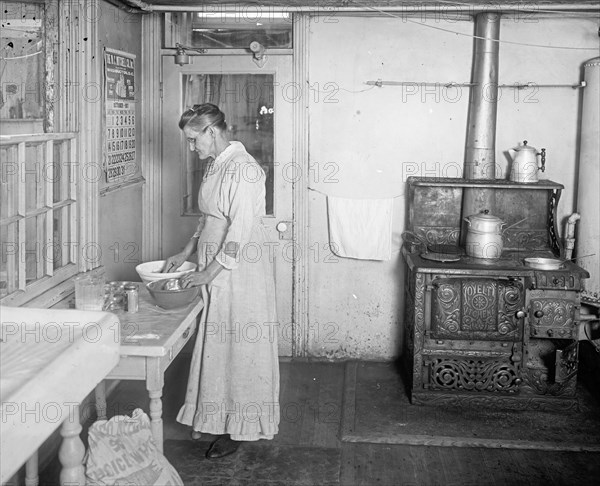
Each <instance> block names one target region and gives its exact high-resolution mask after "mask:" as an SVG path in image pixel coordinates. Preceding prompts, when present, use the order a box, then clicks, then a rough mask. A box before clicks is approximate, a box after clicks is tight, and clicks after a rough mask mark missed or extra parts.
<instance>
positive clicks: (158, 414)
mask: <svg viewBox="0 0 600 486" xmlns="http://www.w3.org/2000/svg"><path fill="white" fill-rule="evenodd" d="M149 395H150V428H151V430H152V436H153V437H154V441H155V442H156V446H157V447H158V450H159V451H160V452H162V451H163V420H162V400H161V397H162V390H150V392H149Z"/></svg>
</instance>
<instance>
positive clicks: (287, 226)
mask: <svg viewBox="0 0 600 486" xmlns="http://www.w3.org/2000/svg"><path fill="white" fill-rule="evenodd" d="M292 227H293V225H292V222H291V221H279V223H277V224H276V225H275V229H276V230H277V232H278V233H279V239H280V240H291V239H292Z"/></svg>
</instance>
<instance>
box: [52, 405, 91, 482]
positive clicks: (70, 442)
mask: <svg viewBox="0 0 600 486" xmlns="http://www.w3.org/2000/svg"><path fill="white" fill-rule="evenodd" d="M80 433H81V424H80V423H79V405H76V406H74V407H72V408H71V409H70V410H69V416H68V417H67V419H66V420H65V421H64V422H63V424H62V426H61V429H60V435H62V437H63V441H62V444H61V445H60V449H59V450H58V459H59V461H60V464H61V466H62V469H61V471H60V484H61V486H65V485H69V486H76V485H80V486H84V485H85V468H84V466H83V458H84V455H85V446H84V445H83V442H82V441H81V438H80V437H79V434H80Z"/></svg>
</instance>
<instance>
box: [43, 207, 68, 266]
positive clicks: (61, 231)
mask: <svg viewBox="0 0 600 486" xmlns="http://www.w3.org/2000/svg"><path fill="white" fill-rule="evenodd" d="M73 210H74V207H73V205H69V206H65V207H63V208H60V209H56V210H54V212H53V220H54V223H53V228H52V230H53V235H52V251H51V252H50V251H48V254H49V255H50V254H52V257H53V259H54V269H55V270H56V269H57V268H60V267H62V266H65V265H67V264H68V263H72V259H71V252H70V250H71V248H72V246H73V244H74V242H72V241H70V236H69V235H70V231H71V212H72V211H73Z"/></svg>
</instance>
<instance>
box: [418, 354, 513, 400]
mask: <svg viewBox="0 0 600 486" xmlns="http://www.w3.org/2000/svg"><path fill="white" fill-rule="evenodd" d="M424 364H425V366H426V367H428V368H429V376H428V377H427V384H426V386H425V388H426V389H431V390H445V391H469V392H471V391H474V392H481V391H485V392H493V393H496V392H509V393H513V392H516V391H517V390H518V388H519V385H520V384H521V381H522V380H521V370H520V366H519V364H518V363H512V362H511V361H509V360H507V361H499V360H497V359H484V358H479V359H473V358H472V359H469V358H447V357H446V358H435V359H430V360H425V361H424Z"/></svg>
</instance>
